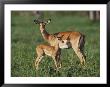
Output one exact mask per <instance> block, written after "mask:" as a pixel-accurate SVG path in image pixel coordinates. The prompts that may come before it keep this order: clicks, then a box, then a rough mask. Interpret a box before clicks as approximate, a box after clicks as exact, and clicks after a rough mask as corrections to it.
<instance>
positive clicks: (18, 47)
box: [11, 12, 100, 77]
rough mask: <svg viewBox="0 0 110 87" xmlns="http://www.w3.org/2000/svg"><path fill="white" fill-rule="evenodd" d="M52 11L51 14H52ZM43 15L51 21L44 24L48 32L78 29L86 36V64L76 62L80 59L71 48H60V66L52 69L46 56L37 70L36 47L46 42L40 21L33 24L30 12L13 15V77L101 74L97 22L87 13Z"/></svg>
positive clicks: (49, 59)
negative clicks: (57, 68)
mask: <svg viewBox="0 0 110 87" xmlns="http://www.w3.org/2000/svg"><path fill="white" fill-rule="evenodd" d="M52 15H54V16H52ZM52 15H46V17H47V18H50V17H51V19H52V22H51V23H50V24H48V25H46V29H47V31H48V32H49V33H55V32H60V31H80V32H82V33H84V34H85V36H86V43H85V54H86V56H87V58H86V66H85V67H81V66H80V65H79V59H78V57H77V55H76V54H75V53H74V51H73V50H72V49H68V50H67V49H63V50H62V55H61V60H62V68H61V69H60V71H59V72H56V71H55V70H54V68H53V67H54V65H53V60H52V59H51V57H48V56H45V57H44V58H43V59H42V61H41V63H40V66H39V70H38V71H36V69H35V66H34V62H35V56H36V52H35V48H36V46H37V45H38V44H40V43H46V44H47V42H45V41H44V40H43V38H42V36H41V33H40V30H39V25H36V24H34V22H33V20H34V18H35V17H34V16H33V15H25V16H24V15H15V14H14V13H13V12H12V20H11V76H12V77H99V76H100V24H99V22H98V21H97V22H91V21H90V20H89V19H88V18H87V17H86V16H78V15H69V16H68V15H63V16H62V15H56V14H52Z"/></svg>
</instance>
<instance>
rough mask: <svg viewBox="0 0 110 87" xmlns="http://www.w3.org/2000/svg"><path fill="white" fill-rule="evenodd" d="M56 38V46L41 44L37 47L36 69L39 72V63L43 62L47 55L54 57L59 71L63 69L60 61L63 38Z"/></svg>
mask: <svg viewBox="0 0 110 87" xmlns="http://www.w3.org/2000/svg"><path fill="white" fill-rule="evenodd" d="M54 37H55V42H56V43H55V45H54V46H49V45H45V44H40V45H38V46H37V47H36V53H37V58H36V60H35V67H36V69H37V70H38V66H39V63H40V62H41V60H42V58H43V57H44V56H45V55H48V56H50V57H52V59H53V60H54V64H55V67H56V69H57V70H58V69H59V68H61V60H60V55H61V49H60V48H59V44H60V43H64V42H63V40H62V39H61V37H56V36H54Z"/></svg>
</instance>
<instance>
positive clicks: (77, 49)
mask: <svg viewBox="0 0 110 87" xmlns="http://www.w3.org/2000/svg"><path fill="white" fill-rule="evenodd" d="M74 51H75V53H76V54H77V56H78V57H79V59H80V64H81V65H85V56H84V54H83V52H82V51H81V50H80V49H79V48H74Z"/></svg>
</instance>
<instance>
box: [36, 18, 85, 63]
mask: <svg viewBox="0 0 110 87" xmlns="http://www.w3.org/2000/svg"><path fill="white" fill-rule="evenodd" d="M34 22H35V23H36V24H39V26H40V31H41V34H42V36H43V38H44V40H46V41H47V42H48V43H49V44H50V45H51V46H54V45H55V37H54V35H57V36H58V37H60V36H63V37H62V40H63V41H65V44H61V45H59V47H60V48H61V49H64V48H73V50H74V51H75V53H76V54H77V56H78V58H79V59H80V64H81V65H83V64H85V58H86V56H85V54H84V50H83V48H84V44H85V36H84V35H83V34H82V33H80V32H73V31H66V32H58V33H55V34H49V33H48V32H47V31H46V28H45V25H46V24H49V23H50V22H51V19H48V20H42V21H41V20H38V19H35V20H34Z"/></svg>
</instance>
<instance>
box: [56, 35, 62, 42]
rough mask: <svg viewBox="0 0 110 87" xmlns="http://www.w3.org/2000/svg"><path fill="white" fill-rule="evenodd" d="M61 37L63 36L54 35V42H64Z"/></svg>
mask: <svg viewBox="0 0 110 87" xmlns="http://www.w3.org/2000/svg"><path fill="white" fill-rule="evenodd" d="M62 37H63V35H62V36H55V38H56V40H55V43H56V44H60V43H64V41H63V40H62Z"/></svg>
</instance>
